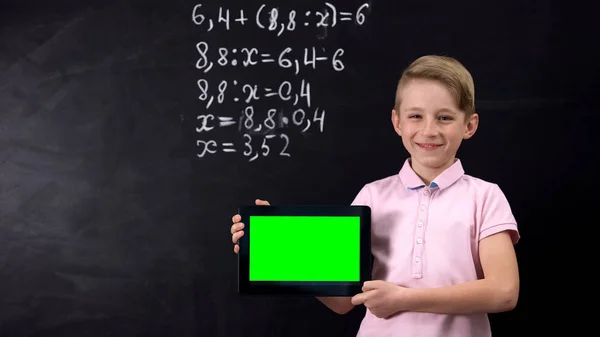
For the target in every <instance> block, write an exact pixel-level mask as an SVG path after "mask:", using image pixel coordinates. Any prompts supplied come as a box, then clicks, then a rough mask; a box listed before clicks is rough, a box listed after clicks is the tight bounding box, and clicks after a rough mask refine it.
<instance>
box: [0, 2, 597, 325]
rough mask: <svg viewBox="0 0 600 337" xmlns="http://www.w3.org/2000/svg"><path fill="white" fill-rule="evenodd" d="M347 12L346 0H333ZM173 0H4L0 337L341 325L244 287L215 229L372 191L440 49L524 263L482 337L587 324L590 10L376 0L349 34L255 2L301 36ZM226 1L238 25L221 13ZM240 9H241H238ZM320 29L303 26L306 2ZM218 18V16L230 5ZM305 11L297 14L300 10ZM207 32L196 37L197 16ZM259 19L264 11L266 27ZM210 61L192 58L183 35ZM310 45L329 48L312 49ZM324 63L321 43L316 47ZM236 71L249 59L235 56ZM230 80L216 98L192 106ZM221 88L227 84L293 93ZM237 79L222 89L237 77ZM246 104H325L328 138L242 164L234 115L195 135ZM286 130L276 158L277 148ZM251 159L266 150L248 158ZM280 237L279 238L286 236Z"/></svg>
mask: <svg viewBox="0 0 600 337" xmlns="http://www.w3.org/2000/svg"><path fill="white" fill-rule="evenodd" d="M331 3H332V4H333V5H335V7H336V9H337V11H338V12H339V11H348V12H353V13H356V10H357V9H358V8H359V6H360V5H361V4H362V2H360V1H354V0H351V1H331ZM195 4H196V3H194V2H192V1H184V0H170V1H166V0H165V1H123V2H118V1H108V0H105V1H91V0H87V1H53V2H50V1H31V0H27V1H6V0H5V1H2V2H1V4H0V336H2V337H4V336H10V337H21V336H78V337H80V336H92V337H99V336H144V337H150V336H178V337H184V336H207V337H212V336H215V337H217V336H225V337H234V336H290V337H291V336H354V335H355V334H356V331H357V328H358V325H359V323H360V319H361V318H362V315H363V314H364V309H363V308H357V309H355V310H354V311H353V312H351V313H350V314H348V315H346V316H338V315H336V314H334V313H333V312H331V311H329V309H327V308H326V307H324V306H323V305H321V304H320V303H319V302H318V301H317V300H315V299H313V298H284V297H267V298H265V297H258V298H252V297H248V298H241V297H240V296H239V295H238V294H237V285H236V271H237V269H236V268H237V259H236V256H235V255H234V254H233V252H232V243H231V237H230V233H229V227H230V225H231V216H232V215H233V214H234V213H235V211H236V209H237V207H238V206H240V205H244V204H252V203H253V201H254V199H255V198H263V199H267V200H269V201H271V203H273V204H292V203H295V204H305V203H306V204H325V203H333V204H348V203H350V202H351V201H352V199H353V198H354V196H355V195H356V193H357V192H358V191H359V189H360V188H361V187H362V185H364V184H365V183H367V182H370V181H372V180H375V179H379V178H383V177H385V176H388V175H391V174H395V173H396V172H397V171H398V170H399V169H400V167H401V165H402V163H403V161H404V160H405V158H406V156H407V153H406V152H405V150H404V149H403V147H402V143H401V140H400V139H399V137H397V135H396V134H395V133H394V131H393V129H392V125H391V122H390V111H391V109H392V106H393V103H394V92H395V86H396V83H397V80H398V79H399V76H400V74H401V71H402V70H403V69H404V68H405V67H406V66H407V65H408V64H409V63H410V62H411V61H412V60H414V59H415V58H417V57H419V56H421V55H424V54H442V55H449V56H453V57H455V58H457V59H459V60H460V61H461V62H463V63H464V65H465V66H466V67H467V68H469V69H470V70H471V72H472V75H473V77H474V79H475V83H476V101H477V102H476V104H477V110H478V112H479V114H480V116H481V124H480V128H479V130H478V132H477V134H476V135H475V137H474V138H473V139H472V140H469V141H467V142H465V143H464V145H463V147H462V148H461V150H460V151H459V154H458V156H459V158H461V160H462V161H463V165H464V167H465V169H466V171H467V173H468V174H470V175H474V176H477V177H480V178H483V179H486V180H489V181H493V182H495V183H498V184H499V185H500V187H501V188H502V189H503V191H504V192H505V194H506V195H507V197H508V199H509V201H510V203H511V206H512V208H513V212H514V214H515V216H516V218H517V221H518V222H519V226H520V230H521V235H522V240H521V242H520V243H519V244H518V245H517V246H516V249H517V254H518V259H519V263H520V272H521V294H520V301H519V304H518V306H517V308H516V309H515V310H513V311H512V312H508V313H502V314H494V315H491V320H492V327H493V331H494V336H529V335H543V334H546V333H548V332H557V331H560V330H559V329H563V328H564V329H568V330H565V331H568V332H569V333H573V334H574V333H576V332H577V330H578V329H581V328H582V323H581V322H580V321H579V320H578V319H577V317H578V316H579V315H580V307H577V306H574V305H572V304H573V303H574V302H575V301H576V300H578V299H579V298H577V297H576V296H575V295H574V294H575V293H576V291H577V290H580V289H581V288H585V287H584V286H583V282H584V281H585V280H586V279H589V278H588V271H586V269H582V268H580V267H579V265H580V264H581V261H582V259H584V258H585V254H584V253H583V251H582V248H581V247H582V242H583V240H585V238H586V237H588V236H590V235H591V234H589V233H590V232H589V231H588V229H589V228H590V227H591V226H593V225H594V222H595V221H596V220H589V219H587V218H586V216H587V215H586V214H589V213H591V212H592V211H593V210H594V209H593V206H594V203H593V202H592V199H591V198H590V197H588V194H589V193H590V192H594V191H595V190H596V189H597V187H598V183H597V180H595V179H594V177H596V178H597V167H596V166H594V165H595V163H594V159H595V158H596V157H597V150H596V147H593V146H591V144H592V143H593V142H594V141H595V139H596V138H597V133H595V131H596V130H595V129H594V126H595V124H596V121H597V115H598V105H597V103H596V102H594V101H593V99H595V98H596V96H597V94H598V93H599V82H600V80H599V79H600V76H599V75H598V73H599V65H598V64H599V63H598V62H597V60H598V58H599V56H600V53H599V52H598V47H597V42H596V41H597V37H596V33H597V29H596V28H595V24H594V22H595V18H594V17H593V16H594V11H593V9H591V8H585V7H580V6H579V5H578V4H577V3H576V2H569V1H562V2H559V1H555V2H551V1H541V0H540V1H527V2H524V1H520V0H511V1H508V0H507V1H498V2H488V1H463V2H448V1H440V0H436V1H432V2H423V1H412V0H403V1H372V2H370V5H371V6H370V10H367V11H366V12H365V14H366V21H365V23H364V24H363V25H358V24H356V23H355V22H352V21H349V22H341V21H338V22H337V25H336V27H333V28H328V29H327V30H325V29H323V28H316V27H315V22H314V19H315V17H314V12H316V11H320V12H323V11H324V10H325V9H326V8H327V7H326V6H325V3H324V2H320V1H312V0H311V1H299V0H296V1H265V4H266V10H265V13H266V11H267V10H269V9H270V8H273V7H275V6H276V7H278V8H279V11H280V13H281V14H280V17H279V18H278V20H279V21H278V22H281V20H284V21H283V22H286V23H287V22H288V21H287V19H288V13H289V12H290V10H296V11H297V12H298V14H297V16H296V21H297V22H298V24H297V26H296V29H295V30H294V31H285V32H284V33H283V34H282V35H281V36H279V37H278V36H276V34H275V32H271V31H268V30H267V29H259V28H258V27H257V25H256V24H255V22H254V15H255V14H256V11H257V9H258V8H259V6H260V5H261V4H262V2H259V1H241V0H231V1H221V2H218V3H217V2H214V1H212V2H211V3H205V4H203V5H202V7H201V8H200V9H201V10H200V12H199V13H201V14H203V15H204V16H205V21H204V22H203V23H202V24H201V25H196V24H194V22H193V21H192V10H193V8H194V5H195ZM219 6H222V7H223V8H224V9H230V21H231V23H230V29H229V31H226V30H225V27H224V25H223V24H222V23H219V24H216V23H217V21H218V14H219V11H218V10H219ZM240 9H243V10H244V11H245V15H246V17H247V18H248V19H249V21H248V22H246V25H244V26H241V25H240V24H239V23H237V22H235V21H233V20H234V19H235V18H237V17H238V16H239V10H240ZM308 10H310V11H312V13H313V15H312V20H313V21H311V22H310V23H309V26H308V27H306V26H304V25H303V23H304V22H305V21H306V19H307V16H306V15H305V13H306V11H308ZM224 13H225V12H224ZM308 18H311V16H309V17H308ZM209 19H212V20H213V22H214V23H215V24H216V25H215V26H214V28H213V29H212V30H211V31H210V32H208V31H207V30H208V27H209V26H208V21H209ZM261 20H262V22H263V23H266V22H267V21H268V17H267V14H263V16H262V18H261ZM200 41H205V42H206V43H207V44H208V46H209V52H208V54H207V55H208V56H207V59H208V61H209V62H213V63H214V66H213V68H212V69H211V70H210V71H208V72H207V73H204V72H203V71H202V70H200V69H197V68H196V62H197V61H198V59H199V55H200V54H199V53H198V51H197V50H196V44H197V43H199V42H200ZM313 46H316V47H318V48H317V51H318V52H319V53H322V54H324V55H325V56H329V57H331V55H333V52H334V51H335V50H336V49H337V48H343V49H344V54H343V55H342V57H341V59H342V61H343V63H344V66H345V69H344V70H343V71H339V72H338V71H334V70H333V69H332V66H331V60H330V59H329V60H328V61H322V62H318V64H317V67H316V69H312V68H309V67H306V66H301V67H300V72H299V74H297V75H296V74H294V72H293V71H290V69H283V68H281V67H279V66H277V63H266V64H265V63H263V64H261V63H259V64H257V65H256V66H248V67H243V66H240V65H239V64H238V66H236V67H233V66H230V65H228V66H226V67H220V66H218V64H217V60H218V57H219V54H218V52H217V51H218V48H219V47H225V48H228V50H229V56H230V57H229V58H228V60H229V62H231V61H232V60H233V59H236V57H234V56H232V50H233V48H236V49H238V50H239V49H241V48H258V49H259V50H260V53H271V54H272V55H274V56H275V58H277V56H278V55H279V53H280V52H281V51H283V50H284V49H285V48H286V47H291V48H292V50H293V52H291V53H290V54H288V55H287V56H289V57H290V58H291V59H299V62H300V64H302V63H303V54H302V51H303V50H304V48H311V47H313ZM321 47H323V48H324V49H325V51H323V49H321ZM319 56H320V55H319ZM237 59H239V62H242V60H243V59H240V58H239V52H238V55H237ZM199 79H206V80H207V82H208V83H209V88H210V89H209V92H210V93H211V95H215V96H216V95H217V94H218V90H217V86H218V84H219V83H220V82H221V81H223V80H226V81H227V82H228V89H227V91H226V99H225V102H224V103H223V104H217V102H216V101H214V102H213V105H212V106H211V107H210V108H208V109H207V108H206V103H207V102H206V101H202V100H200V99H199V98H198V97H199V95H200V91H199V89H198V87H197V81H198V80H199ZM302 79H305V80H306V81H308V82H310V83H311V107H310V108H309V107H307V106H306V104H305V103H299V104H298V106H296V107H295V108H292V105H291V104H290V102H283V101H281V100H278V99H276V98H275V97H270V98H264V97H263V98H261V99H260V100H258V101H255V102H252V103H248V104H246V103H244V102H242V101H241V100H240V101H239V102H234V101H233V98H234V97H240V98H242V97H244V96H240V95H241V90H240V87H241V84H242V83H248V84H257V85H259V93H264V91H263V90H262V89H260V88H263V87H272V88H276V87H277V86H278V85H279V84H280V83H282V82H283V81H290V83H291V84H292V85H293V88H294V90H293V91H292V94H299V93H300V89H299V83H300V82H301V80H302ZM234 80H235V81H238V83H239V85H238V86H237V87H236V86H235V85H233V81H234ZM249 105H252V106H253V107H254V109H255V114H254V117H255V118H254V120H255V121H258V122H261V121H264V119H265V117H266V116H267V111H268V110H269V109H278V111H282V112H283V113H284V114H286V116H288V118H289V120H290V121H291V116H292V115H291V113H292V112H293V111H294V109H297V108H303V109H304V110H305V111H306V112H307V116H309V117H311V118H312V117H314V116H313V113H314V109H315V108H317V107H319V108H320V110H319V111H322V110H325V111H326V115H325V123H324V129H323V132H320V131H319V130H318V129H317V128H315V127H314V126H312V127H311V128H310V129H309V131H307V132H305V133H302V132H301V131H300V129H299V128H298V127H296V126H293V127H292V126H290V125H289V123H291V122H289V123H288V125H287V126H286V127H283V128H278V129H277V130H275V132H272V133H271V134H272V135H275V136H276V137H275V138H272V139H269V140H268V142H267V143H266V144H267V146H269V151H270V152H269V154H268V155H267V156H259V157H258V158H257V159H256V160H255V161H252V162H249V159H250V158H251V156H253V155H254V153H255V152H256V151H257V150H258V151H260V150H261V145H262V142H263V138H264V137H263V136H264V135H265V134H264V133H260V132H254V133H253V132H250V131H245V132H246V133H247V134H249V135H251V136H252V143H251V144H252V148H253V152H252V153H251V156H245V155H244V154H243V151H245V149H246V148H245V146H244V141H245V140H246V138H244V136H243V133H244V130H240V129H238V124H236V125H235V126H231V127H228V128H219V127H215V129H213V130H211V131H209V132H196V128H197V127H200V126H201V123H200V122H199V121H198V120H197V117H198V116H200V115H205V114H213V115H214V116H215V117H218V116H224V117H227V116H233V117H234V120H236V121H238V122H239V117H240V116H241V111H242V109H244V107H246V106H249ZM282 133H283V134H286V135H287V136H288V137H289V145H288V147H287V149H286V152H287V153H289V154H290V157H286V156H281V155H279V152H280V151H281V150H282V149H283V146H284V138H282V136H280V134H282ZM198 140H203V141H209V140H214V141H215V142H218V143H219V144H220V143H222V142H231V143H235V147H236V149H237V152H236V153H223V152H219V153H216V154H210V155H205V156H204V157H202V158H199V157H198V154H199V153H201V152H202V147H198V146H196V145H197V141H198ZM262 149H263V150H264V148H262ZM287 235H290V236H293V232H292V231H290V230H289V229H286V228H283V229H282V236H287Z"/></svg>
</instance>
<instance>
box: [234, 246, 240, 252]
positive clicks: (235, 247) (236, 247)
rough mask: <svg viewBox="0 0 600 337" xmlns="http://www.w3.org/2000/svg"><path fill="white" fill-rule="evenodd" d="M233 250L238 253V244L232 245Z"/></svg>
mask: <svg viewBox="0 0 600 337" xmlns="http://www.w3.org/2000/svg"><path fill="white" fill-rule="evenodd" d="M233 252H234V253H236V254H237V253H239V252H240V246H238V245H235V246H233Z"/></svg>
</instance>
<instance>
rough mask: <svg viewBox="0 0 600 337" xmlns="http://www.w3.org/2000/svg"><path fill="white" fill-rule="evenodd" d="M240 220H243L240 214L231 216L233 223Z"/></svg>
mask: <svg viewBox="0 0 600 337" xmlns="http://www.w3.org/2000/svg"><path fill="white" fill-rule="evenodd" d="M240 221H242V216H241V215H239V214H236V215H234V216H232V217H231V222H233V223H236V222H240Z"/></svg>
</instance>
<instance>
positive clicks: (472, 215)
mask: <svg viewBox="0 0 600 337" xmlns="http://www.w3.org/2000/svg"><path fill="white" fill-rule="evenodd" d="M352 204H353V205H367V206H370V207H371V218H372V238H371V243H372V253H373V256H374V258H375V259H374V262H373V279H374V280H385V281H388V282H392V283H395V284H399V285H401V286H404V287H408V288H433V287H443V286H449V285H453V284H458V283H463V282H467V281H472V280H477V279H480V278H482V277H483V274H482V271H481V265H480V263H479V252H478V248H479V240H481V239H483V238H485V237H486V236H489V235H492V234H494V233H498V232H500V231H505V230H509V231H511V236H512V238H513V244H515V243H517V241H518V240H519V232H518V230H517V224H516V221H515V218H514V217H513V214H512V212H511V209H510V206H509V204H508V201H507V200H506V197H505V196H504V194H503V193H502V191H501V190H500V188H499V187H498V185H496V184H493V183H489V182H486V181H484V180H481V179H478V178H475V177H472V176H469V175H466V174H465V173H464V170H463V167H462V165H461V162H460V160H459V159H456V160H455V162H454V164H453V165H452V166H451V167H449V168H448V169H446V170H445V171H444V172H443V173H442V174H440V175H439V176H438V177H437V178H435V179H434V181H433V182H432V183H431V184H430V186H425V184H424V183H423V181H422V180H421V179H420V178H419V176H417V174H416V173H415V172H414V171H413V170H412V168H411V167H410V159H407V160H406V161H405V163H404V166H403V167H402V169H401V170H400V172H399V174H396V175H393V176H390V177H387V178H384V179H381V180H377V181H374V182H372V183H369V184H367V185H365V186H364V187H363V188H362V190H361V191H360V192H359V193H358V195H357V196H356V198H355V200H354V201H353V203H352ZM387 336H389V337H392V336H393V337H400V336H407V337H414V336H423V337H438V336H439V337H442V336H443V337H453V336H457V337H459V336H460V337H486V336H491V331H490V324H489V321H488V316H487V314H486V313H479V314H472V315H443V314H431V313H419V312H403V313H400V314H399V315H396V316H392V317H391V318H387V319H381V318H377V317H376V316H375V315H373V314H372V313H371V312H370V311H369V310H367V313H366V315H365V317H364V319H363V321H362V323H361V326H360V330H359V332H358V336H357V337H387Z"/></svg>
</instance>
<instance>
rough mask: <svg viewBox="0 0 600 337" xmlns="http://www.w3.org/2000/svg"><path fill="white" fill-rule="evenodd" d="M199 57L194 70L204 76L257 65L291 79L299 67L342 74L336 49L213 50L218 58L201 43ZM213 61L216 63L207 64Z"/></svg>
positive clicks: (339, 55)
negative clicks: (322, 66) (284, 72)
mask: <svg viewBox="0 0 600 337" xmlns="http://www.w3.org/2000/svg"><path fill="white" fill-rule="evenodd" d="M196 50H197V51H198V54H199V57H198V60H197V61H196V69H199V70H202V71H203V72H204V73H208V72H209V71H210V70H211V69H213V67H214V66H220V67H236V66H237V67H244V68H246V67H250V66H256V65H258V64H274V65H275V66H276V67H277V66H278V67H280V68H283V69H291V70H293V72H294V75H298V74H299V73H300V70H301V68H302V67H309V68H312V69H313V70H314V69H317V65H318V64H320V63H326V65H327V66H328V67H331V68H332V69H333V70H335V71H342V70H344V63H343V62H342V59H341V57H342V55H344V49H342V48H337V49H336V50H335V51H333V52H331V51H327V50H326V49H325V48H324V47H321V48H319V49H317V48H316V47H308V48H302V50H295V49H293V48H292V47H287V48H285V49H283V50H281V51H276V52H274V53H273V52H268V53H265V52H263V51H259V50H258V49H257V48H241V49H238V48H232V49H228V48H224V47H219V48H218V49H216V50H217V51H218V55H215V54H214V53H210V52H209V47H208V43H206V42H204V41H201V42H198V44H196ZM215 57H217V60H216V61H211V59H214V58H215Z"/></svg>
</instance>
